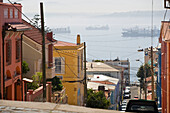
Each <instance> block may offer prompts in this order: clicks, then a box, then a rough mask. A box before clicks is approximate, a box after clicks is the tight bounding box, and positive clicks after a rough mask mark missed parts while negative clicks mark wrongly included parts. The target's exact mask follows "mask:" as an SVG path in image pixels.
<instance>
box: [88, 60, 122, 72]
mask: <svg viewBox="0 0 170 113" xmlns="http://www.w3.org/2000/svg"><path fill="white" fill-rule="evenodd" d="M87 71H88V72H95V71H97V72H101V71H102V72H119V70H117V69H115V68H113V67H111V66H109V65H107V64H104V63H102V62H87Z"/></svg>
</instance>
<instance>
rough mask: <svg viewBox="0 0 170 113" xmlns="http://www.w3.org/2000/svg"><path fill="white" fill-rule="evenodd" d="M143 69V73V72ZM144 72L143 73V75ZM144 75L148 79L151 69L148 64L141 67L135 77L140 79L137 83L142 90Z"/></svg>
mask: <svg viewBox="0 0 170 113" xmlns="http://www.w3.org/2000/svg"><path fill="white" fill-rule="evenodd" d="M144 69H145V71H144ZM144 72H145V73H144ZM144 74H146V77H150V76H152V75H151V67H150V65H149V64H145V65H144V66H143V65H141V66H140V68H139V70H138V72H137V75H136V76H137V77H138V78H140V80H139V82H140V83H141V86H142V88H143V84H144V77H145V76H144Z"/></svg>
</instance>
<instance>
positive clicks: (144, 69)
mask: <svg viewBox="0 0 170 113" xmlns="http://www.w3.org/2000/svg"><path fill="white" fill-rule="evenodd" d="M143 71H144V78H145V79H144V92H145V100H147V93H146V66H145V64H144V65H143Z"/></svg>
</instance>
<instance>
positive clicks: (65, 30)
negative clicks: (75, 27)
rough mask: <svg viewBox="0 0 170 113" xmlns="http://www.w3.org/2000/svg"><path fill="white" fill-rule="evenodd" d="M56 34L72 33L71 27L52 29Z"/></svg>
mask: <svg viewBox="0 0 170 113" xmlns="http://www.w3.org/2000/svg"><path fill="white" fill-rule="evenodd" d="M52 30H53V32H54V33H56V34H63V33H71V30H70V27H60V28H54V29H52Z"/></svg>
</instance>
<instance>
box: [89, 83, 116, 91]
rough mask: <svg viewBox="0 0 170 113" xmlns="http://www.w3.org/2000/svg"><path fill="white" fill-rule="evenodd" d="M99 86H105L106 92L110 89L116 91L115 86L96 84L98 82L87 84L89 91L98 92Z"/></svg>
mask: <svg viewBox="0 0 170 113" xmlns="http://www.w3.org/2000/svg"><path fill="white" fill-rule="evenodd" d="M99 86H105V90H108V89H111V90H115V86H111V85H107V84H101V83H96V82H88V83H87V89H93V90H98V87H99Z"/></svg>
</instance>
